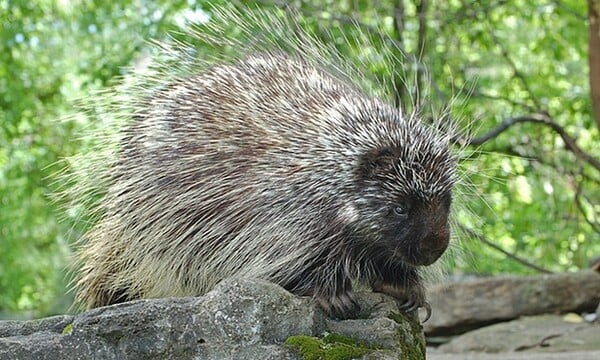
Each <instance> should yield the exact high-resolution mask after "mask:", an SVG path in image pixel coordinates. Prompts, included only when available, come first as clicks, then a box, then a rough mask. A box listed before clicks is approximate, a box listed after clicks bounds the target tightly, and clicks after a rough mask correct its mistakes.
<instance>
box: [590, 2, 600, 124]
mask: <svg viewBox="0 0 600 360" xmlns="http://www.w3.org/2000/svg"><path fill="white" fill-rule="evenodd" d="M588 7H589V10H588V16H589V22H590V34H589V61H590V91H591V97H592V107H593V109H594V114H595V119H596V125H597V126H598V128H600V26H599V23H598V22H599V18H598V15H599V14H600V0H588Z"/></svg>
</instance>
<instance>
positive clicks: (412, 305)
mask: <svg viewBox="0 0 600 360" xmlns="http://www.w3.org/2000/svg"><path fill="white" fill-rule="evenodd" d="M399 308H400V310H401V311H403V312H405V313H412V312H415V311H417V310H418V309H419V308H423V309H425V318H424V319H423V320H422V321H421V322H422V323H425V322H427V320H429V319H430V318H431V304H429V302H427V301H425V302H423V303H421V304H419V303H417V302H416V301H414V300H408V301H406V302H405V303H403V304H401V305H400V306H399Z"/></svg>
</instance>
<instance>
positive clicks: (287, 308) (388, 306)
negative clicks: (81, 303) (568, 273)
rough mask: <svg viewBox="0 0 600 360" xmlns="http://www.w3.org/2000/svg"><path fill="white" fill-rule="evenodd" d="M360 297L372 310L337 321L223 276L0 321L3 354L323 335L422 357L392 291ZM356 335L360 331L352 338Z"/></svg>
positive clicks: (208, 349)
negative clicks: (197, 288)
mask: <svg viewBox="0 0 600 360" xmlns="http://www.w3.org/2000/svg"><path fill="white" fill-rule="evenodd" d="M358 297H359V299H360V301H361V302H362V303H363V304H364V305H363V308H365V309H368V310H370V311H369V314H367V315H369V316H367V318H365V319H360V320H346V321H332V320H328V319H326V318H325V316H324V315H323V314H322V312H321V310H320V309H319V308H317V307H316V306H315V305H314V304H313V302H312V301H311V299H310V298H302V297H297V296H294V295H292V294H290V293H289V292H287V291H285V290H284V289H283V288H281V287H280V286H278V285H275V284H272V283H269V282H265V281H260V280H249V279H238V280H226V281H223V282H222V283H221V284H219V285H218V286H217V287H216V288H215V289H214V290H213V291H211V292H209V293H207V294H206V295H204V296H202V297H197V298H167V299H151V300H138V301H132V302H127V303H123V304H117V305H113V306H107V307H102V308H97V309H93V310H90V311H87V312H84V313H81V314H78V315H73V316H69V315H63V316H55V317H50V318H46V319H40V320H33V321H24V322H20V321H4V322H1V321H0V359H11V360H12V359H23V360H26V359H36V360H37V359H49V360H50V359H150V358H151V359H219V360H223V359H299V355H298V352H297V351H298V349H295V348H293V347H291V346H288V345H283V344H284V342H285V341H286V340H288V339H291V338H294V337H299V336H300V337H301V336H303V337H304V338H306V339H316V340H314V341H313V340H311V341H312V342H313V344H314V343H315V341H316V343H317V344H318V342H319V341H322V340H321V337H322V336H323V335H327V336H325V337H323V339H324V338H328V339H329V340H328V343H327V345H326V346H323V348H322V349H320V350H322V351H327V349H329V348H330V347H337V348H340V349H343V350H344V349H346V350H347V349H348V348H355V349H356V348H359V349H362V350H361V351H359V353H361V354H365V356H364V358H365V359H367V358H368V359H388V358H396V359H397V358H399V356H400V355H399V354H404V355H406V357H407V358H408V356H409V354H410V356H411V357H410V358H411V359H424V342H423V333H422V328H421V327H420V325H419V324H418V322H417V321H415V319H409V318H404V317H403V316H401V315H392V312H391V311H392V310H393V309H395V308H396V306H395V302H394V300H392V299H391V298H389V297H387V296H384V295H379V294H370V293H365V294H361V295H359V296H358ZM392 318H393V319H392ZM361 334H367V335H366V336H364V335H361ZM380 335H381V336H380ZM352 336H356V337H358V338H359V339H358V340H354V339H353V340H351V341H350V340H348V339H350V337H352ZM350 342H352V344H351V343H350ZM368 344H379V345H378V346H377V347H376V346H371V345H368ZM384 347H385V348H388V350H386V349H384ZM363 350H364V351H363ZM415 354H416V355H415ZM404 355H402V356H404ZM401 358H404V357H401Z"/></svg>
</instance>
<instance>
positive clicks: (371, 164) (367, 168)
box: [359, 148, 398, 180]
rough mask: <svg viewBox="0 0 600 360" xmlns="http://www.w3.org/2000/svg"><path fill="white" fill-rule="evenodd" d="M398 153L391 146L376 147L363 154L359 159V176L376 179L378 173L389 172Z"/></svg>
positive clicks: (365, 178)
mask: <svg viewBox="0 0 600 360" xmlns="http://www.w3.org/2000/svg"><path fill="white" fill-rule="evenodd" d="M397 159H398V154H396V152H395V151H394V150H393V149H391V148H383V149H376V150H372V151H369V152H367V153H366V154H365V155H363V157H362V159H361V161H360V167H359V169H360V174H359V178H360V179H362V180H369V179H376V178H378V177H379V175H383V174H389V172H390V171H392V170H393V167H394V164H395V163H396V162H397Z"/></svg>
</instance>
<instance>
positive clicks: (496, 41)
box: [488, 26, 542, 109]
mask: <svg viewBox="0 0 600 360" xmlns="http://www.w3.org/2000/svg"><path fill="white" fill-rule="evenodd" d="M488 30H489V32H490V35H491V36H492V39H493V40H494V44H496V46H498V48H499V49H500V54H501V55H502V57H503V58H504V59H505V60H506V62H507V63H508V65H509V66H510V67H511V69H512V71H513V75H514V76H515V77H516V78H517V79H519V81H520V82H521V84H523V87H524V88H525V90H526V91H527V93H528V94H529V98H530V99H531V101H533V103H534V104H535V108H536V109H541V108H542V106H541V104H540V102H539V101H538V99H537V98H536V97H535V96H534V94H533V91H532V90H531V87H530V86H529V83H528V82H527V79H525V75H523V73H521V71H520V70H519V68H518V67H517V64H515V62H514V61H513V60H512V58H511V57H510V54H509V53H508V50H507V49H506V47H504V45H503V44H502V42H501V41H500V40H499V39H498V37H497V36H496V34H495V33H494V30H493V29H492V28H491V26H488Z"/></svg>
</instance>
